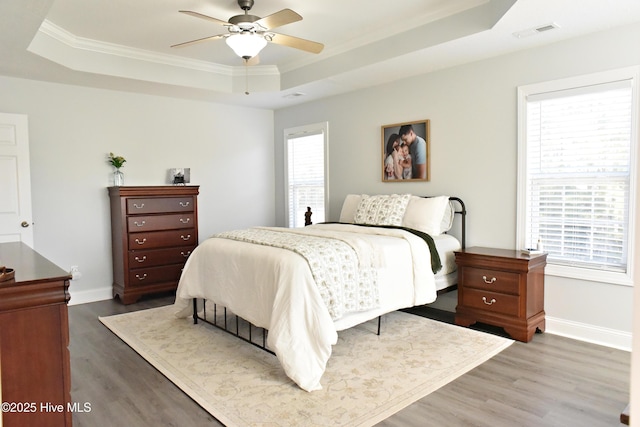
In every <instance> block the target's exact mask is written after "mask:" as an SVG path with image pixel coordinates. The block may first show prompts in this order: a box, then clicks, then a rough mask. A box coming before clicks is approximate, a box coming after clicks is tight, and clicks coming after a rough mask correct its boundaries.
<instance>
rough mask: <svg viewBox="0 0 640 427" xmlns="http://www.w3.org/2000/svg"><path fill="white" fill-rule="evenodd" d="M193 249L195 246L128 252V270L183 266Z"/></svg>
mask: <svg viewBox="0 0 640 427" xmlns="http://www.w3.org/2000/svg"><path fill="white" fill-rule="evenodd" d="M195 248H196V247H195V246H181V247H176V248H167V249H151V250H141V251H130V252H129V268H144V267H153V266H156V265H166V264H180V263H183V264H184V262H185V261H186V260H187V258H189V255H191V252H193V250H194V249H195Z"/></svg>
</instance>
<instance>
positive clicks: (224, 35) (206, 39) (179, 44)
mask: <svg viewBox="0 0 640 427" xmlns="http://www.w3.org/2000/svg"><path fill="white" fill-rule="evenodd" d="M226 36H227V34H216V35H215V36H209V37H203V38H201V39H196V40H190V41H188V42H183V43H178V44H174V45H173V46H171V47H185V46H190V45H192V44H196V43H200V42H206V41H208V40H213V39H219V38H223V37H226Z"/></svg>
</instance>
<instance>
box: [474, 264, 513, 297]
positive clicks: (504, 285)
mask: <svg viewBox="0 0 640 427" xmlns="http://www.w3.org/2000/svg"><path fill="white" fill-rule="evenodd" d="M462 275H463V279H462V280H463V281H464V287H465V288H466V287H470V288H477V289H484V290H487V291H492V292H506V293H509V294H514V295H518V294H519V289H518V283H519V279H520V275H519V274H517V273H509V272H507V271H500V270H491V269H487V268H476V267H463V268H462Z"/></svg>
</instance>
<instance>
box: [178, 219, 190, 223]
mask: <svg viewBox="0 0 640 427" xmlns="http://www.w3.org/2000/svg"><path fill="white" fill-rule="evenodd" d="M189 221H191V218H187V219H184V218H180V222H181V223H183V224H189Z"/></svg>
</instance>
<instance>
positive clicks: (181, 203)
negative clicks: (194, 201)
mask: <svg viewBox="0 0 640 427" xmlns="http://www.w3.org/2000/svg"><path fill="white" fill-rule="evenodd" d="M180 206H182V207H183V208H186V207H187V206H189V202H180Z"/></svg>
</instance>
